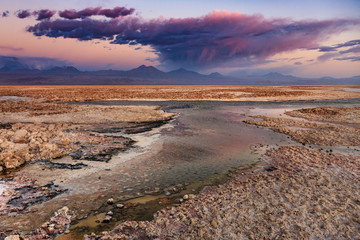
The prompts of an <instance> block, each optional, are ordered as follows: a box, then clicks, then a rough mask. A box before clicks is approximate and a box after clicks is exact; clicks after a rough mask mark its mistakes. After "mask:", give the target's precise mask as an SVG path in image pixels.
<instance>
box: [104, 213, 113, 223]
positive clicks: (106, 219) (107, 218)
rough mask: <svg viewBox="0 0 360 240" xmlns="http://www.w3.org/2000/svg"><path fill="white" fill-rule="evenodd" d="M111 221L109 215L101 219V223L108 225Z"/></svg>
mask: <svg viewBox="0 0 360 240" xmlns="http://www.w3.org/2000/svg"><path fill="white" fill-rule="evenodd" d="M111 219H112V217H111V216H109V215H106V216H105V217H104V219H103V221H102V222H103V223H109V222H110V221H111Z"/></svg>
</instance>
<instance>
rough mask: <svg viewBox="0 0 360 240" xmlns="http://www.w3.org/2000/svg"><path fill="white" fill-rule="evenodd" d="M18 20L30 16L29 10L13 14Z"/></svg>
mask: <svg viewBox="0 0 360 240" xmlns="http://www.w3.org/2000/svg"><path fill="white" fill-rule="evenodd" d="M15 15H16V16H17V17H18V18H27V17H30V16H31V12H30V11H29V10H19V11H17V12H16V13H15Z"/></svg>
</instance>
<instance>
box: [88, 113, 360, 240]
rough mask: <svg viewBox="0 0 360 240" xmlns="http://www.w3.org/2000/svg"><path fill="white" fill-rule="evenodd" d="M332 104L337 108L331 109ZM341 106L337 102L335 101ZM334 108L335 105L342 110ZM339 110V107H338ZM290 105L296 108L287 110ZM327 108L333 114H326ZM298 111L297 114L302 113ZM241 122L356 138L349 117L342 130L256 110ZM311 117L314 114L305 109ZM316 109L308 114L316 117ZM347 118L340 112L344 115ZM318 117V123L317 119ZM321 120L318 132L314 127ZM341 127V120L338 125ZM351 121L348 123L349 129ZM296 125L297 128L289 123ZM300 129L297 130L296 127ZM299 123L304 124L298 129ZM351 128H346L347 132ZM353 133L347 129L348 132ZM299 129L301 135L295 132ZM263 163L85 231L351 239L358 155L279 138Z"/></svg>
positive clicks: (357, 212) (358, 191)
mask: <svg viewBox="0 0 360 240" xmlns="http://www.w3.org/2000/svg"><path fill="white" fill-rule="evenodd" d="M338 110H339V109H338ZM342 110H344V109H342ZM342 110H341V111H342ZM341 111H340V112H341ZM295 112H296V111H295ZM295 112H292V113H290V114H291V115H297V116H299V115H300V114H304V112H309V114H312V115H313V114H314V113H316V112H319V110H318V109H311V110H309V109H308V110H299V111H297V112H296V113H295ZM320 112H321V113H330V116H328V117H326V118H323V120H326V121H327V122H338V123H340V122H342V120H341V119H345V120H344V124H345V125H346V124H347V122H349V121H351V122H352V121H353V120H352V119H351V118H348V117H347V116H346V115H347V114H346V112H347V113H349V114H350V113H351V114H353V113H354V112H356V109H345V113H344V112H342V113H344V114H343V115H342V117H339V116H337V115H336V114H332V113H331V111H330V110H329V109H322V110H321V111H320ZM331 116H336V117H335V118H336V119H332V118H331ZM303 117H304V116H303ZM261 118H262V119H264V120H263V122H265V123H261V122H262V121H260V120H251V121H249V123H252V124H256V125H259V126H269V127H272V128H273V129H275V130H278V131H280V130H281V129H286V128H290V129H291V128H294V127H296V128H304V127H306V128H309V129H310V130H306V131H312V132H311V134H309V135H301V134H299V135H295V134H292V133H293V132H291V131H290V132H286V131H285V130H281V132H284V133H286V134H289V135H291V136H292V137H293V138H294V139H296V140H299V141H300V142H301V140H302V139H306V138H309V137H310V136H314V137H313V138H310V140H309V141H310V142H311V143H313V144H325V145H326V144H336V145H345V146H347V145H354V146H358V145H359V144H358V141H359V139H358V138H359V136H360V135H359V133H358V132H356V131H358V129H359V126H358V125H353V126H352V128H351V131H350V130H348V131H350V132H347V130H345V134H341V131H338V132H337V133H336V134H335V133H334V134H332V133H331V132H329V131H330V130H331V129H332V127H331V126H330V125H329V126H328V125H327V124H326V123H310V122H306V121H299V120H293V119H285V118H268V117H261ZM307 118H309V119H310V118H315V117H307ZM321 119H322V118H321V117H316V120H320V121H321ZM346 119H348V120H346ZM323 125H324V126H323ZM321 127H323V128H324V129H325V130H324V131H326V134H327V135H326V136H327V138H326V140H323V141H322V142H320V140H321V139H322V137H324V136H325V133H324V132H321V131H320V132H318V131H316V130H315V129H316V128H321ZM338 127H340V128H341V126H338ZM353 128H354V129H353ZM329 129H330V130H329ZM295 130H298V129H295ZM301 131H303V130H301ZM304 131H305V130H304ZM353 131H354V132H353ZM351 133H353V134H351ZM300 136H302V137H300ZM264 160H265V161H266V162H268V165H267V166H266V167H265V168H264V169H263V170H261V171H257V172H255V173H254V172H246V171H244V170H243V169H239V171H238V172H234V173H233V178H232V180H230V181H229V182H228V183H226V184H224V185H220V186H217V187H207V188H205V189H204V190H203V191H202V192H201V193H200V194H199V195H197V196H187V195H186V196H184V198H183V199H184V200H185V202H184V203H182V204H180V205H178V206H173V207H168V208H166V209H163V210H161V211H160V212H157V213H156V214H155V215H154V220H152V221H143V222H125V223H123V224H120V225H119V226H118V227H116V228H115V229H114V230H113V231H111V232H103V233H101V234H100V235H89V236H86V239H92V240H93V239H102V240H108V239H155V238H156V239H358V238H359V237H360V235H359V230H360V221H359V219H360V201H359V198H360V187H359V186H360V181H359V179H360V178H359V177H360V176H359V175H360V157H359V155H358V154H350V155H344V154H334V153H332V152H329V151H325V150H322V149H318V150H313V149H309V148H307V147H298V146H286V147H280V148H277V149H270V150H267V152H266V154H265V156H264Z"/></svg>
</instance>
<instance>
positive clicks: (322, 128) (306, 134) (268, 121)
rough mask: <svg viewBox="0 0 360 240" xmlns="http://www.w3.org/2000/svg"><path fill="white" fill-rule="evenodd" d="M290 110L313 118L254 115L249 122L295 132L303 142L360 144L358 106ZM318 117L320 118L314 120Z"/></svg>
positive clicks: (291, 132)
mask: <svg viewBox="0 0 360 240" xmlns="http://www.w3.org/2000/svg"><path fill="white" fill-rule="evenodd" d="M286 114H287V115H289V116H293V117H301V118H305V119H308V120H311V121H305V120H301V119H299V120H298V119H289V118H278V117H267V116H252V117H253V118H255V119H252V120H247V121H245V122H246V123H249V124H254V125H257V126H262V127H270V128H271V129H273V130H275V131H278V132H281V133H284V134H287V135H289V136H291V137H292V138H293V139H295V140H296V141H298V142H300V143H303V144H315V145H329V146H335V145H342V146H359V145H360V137H359V136H360V128H359V124H360V122H359V119H360V108H358V107H352V108H341V107H326V108H325V107H322V108H310V109H300V110H295V111H291V112H286ZM256 119H259V120H256ZM314 120H315V121H317V122H313V121H314ZM333 123H337V124H333Z"/></svg>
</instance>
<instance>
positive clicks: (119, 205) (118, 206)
mask: <svg viewBox="0 0 360 240" xmlns="http://www.w3.org/2000/svg"><path fill="white" fill-rule="evenodd" d="M116 207H117V208H120V209H121V208H124V207H125V205H124V204H116Z"/></svg>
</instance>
